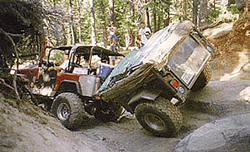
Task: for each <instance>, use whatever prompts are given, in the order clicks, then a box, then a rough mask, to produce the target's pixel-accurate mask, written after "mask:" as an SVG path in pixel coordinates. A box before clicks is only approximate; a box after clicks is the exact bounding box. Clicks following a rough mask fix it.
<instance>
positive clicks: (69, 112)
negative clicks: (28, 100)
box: [51, 93, 89, 130]
mask: <svg viewBox="0 0 250 152" xmlns="http://www.w3.org/2000/svg"><path fill="white" fill-rule="evenodd" d="M51 111H52V113H53V114H54V115H55V116H56V117H57V118H58V119H59V120H60V122H61V123H62V125H63V126H64V127H66V128H67V129H69V130H76V129H78V128H79V127H80V125H81V124H82V123H83V122H85V121H88V120H89V117H88V114H87V113H86V112H85V110H84V106H83V103H82V101H81V99H80V98H79V96H77V95H76V94H74V93H61V94H59V95H58V96H57V97H56V98H55V100H54V101H53V104H52V107H51Z"/></svg>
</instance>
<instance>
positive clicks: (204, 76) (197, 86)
mask: <svg viewBox="0 0 250 152" xmlns="http://www.w3.org/2000/svg"><path fill="white" fill-rule="evenodd" d="M211 77H212V74H211V67H210V66H209V64H207V65H206V66H205V68H204V70H203V71H202V72H201V74H200V75H199V77H198V79H197V80H196V82H195V83H194V85H193V87H192V88H191V90H192V91H198V90H201V89H203V88H204V87H205V86H206V85H207V84H208V82H209V81H210V80H211Z"/></svg>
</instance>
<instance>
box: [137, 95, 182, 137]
mask: <svg viewBox="0 0 250 152" xmlns="http://www.w3.org/2000/svg"><path fill="white" fill-rule="evenodd" d="M135 116H136V118H137V120H138V122H139V123H140V124H141V125H142V127H143V128H144V129H146V130H147V131H148V132H150V133H152V134H153V135H155V136H161V137H173V136H175V135H176V134H177V132H178V131H179V129H180V128H181V126H182V123H183V118H182V114H181V112H180V110H179V109H178V108H177V107H176V106H175V105H174V104H172V103H171V102H170V101H169V100H168V99H165V98H162V97H158V98H157V99H156V101H155V102H146V103H140V104H139V105H137V106H136V108H135ZM150 118H153V119H150ZM154 118H155V119H154ZM149 119H150V120H149ZM156 121H157V122H156ZM159 122H160V123H159ZM157 123H158V124H157Z"/></svg>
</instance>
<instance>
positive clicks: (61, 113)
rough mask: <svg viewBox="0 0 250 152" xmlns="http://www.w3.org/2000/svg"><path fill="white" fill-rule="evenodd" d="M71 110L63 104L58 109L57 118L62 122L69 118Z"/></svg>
mask: <svg viewBox="0 0 250 152" xmlns="http://www.w3.org/2000/svg"><path fill="white" fill-rule="evenodd" d="M69 114H70V108H69V106H68V105H67V104H66V103H61V104H60V105H59V106H58V108H57V116H58V118H59V119H60V120H66V119H68V118H69Z"/></svg>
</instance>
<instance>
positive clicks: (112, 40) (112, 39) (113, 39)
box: [108, 21, 118, 45]
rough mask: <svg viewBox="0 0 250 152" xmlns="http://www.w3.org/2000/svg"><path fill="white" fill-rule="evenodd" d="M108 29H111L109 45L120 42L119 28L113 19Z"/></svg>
mask: <svg viewBox="0 0 250 152" xmlns="http://www.w3.org/2000/svg"><path fill="white" fill-rule="evenodd" d="M108 30H109V36H108V40H109V45H112V44H115V45H116V44H117V42H118V38H117V36H116V33H117V32H118V29H117V28H116V27H115V24H114V22H113V21H111V22H110V26H109V28H108Z"/></svg>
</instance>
